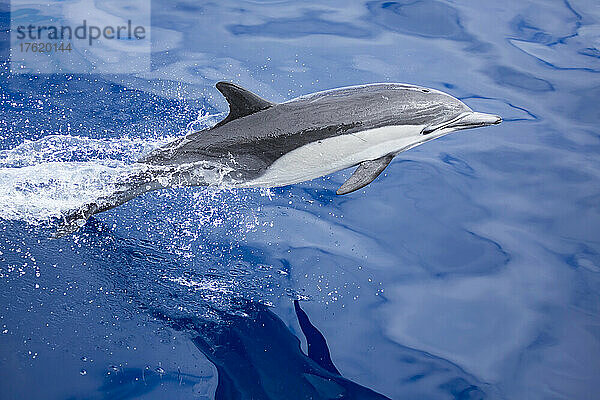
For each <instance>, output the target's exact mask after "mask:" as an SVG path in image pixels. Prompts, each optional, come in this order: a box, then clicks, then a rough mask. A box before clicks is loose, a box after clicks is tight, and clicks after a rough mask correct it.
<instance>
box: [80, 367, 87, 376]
mask: <svg viewBox="0 0 600 400" xmlns="http://www.w3.org/2000/svg"><path fill="white" fill-rule="evenodd" d="M79 375H81V376H83V375H87V371H86V370H85V369H82V370H81V371H79Z"/></svg>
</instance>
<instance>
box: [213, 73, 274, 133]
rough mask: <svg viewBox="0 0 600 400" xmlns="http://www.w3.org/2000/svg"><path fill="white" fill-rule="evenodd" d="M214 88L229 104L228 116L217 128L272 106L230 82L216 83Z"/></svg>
mask: <svg viewBox="0 0 600 400" xmlns="http://www.w3.org/2000/svg"><path fill="white" fill-rule="evenodd" d="M216 86H217V89H219V92H221V93H222V94H223V96H225V99H227V102H228V103H229V115H227V118H225V119H224V120H223V121H221V122H219V123H218V124H217V126H220V125H224V124H226V123H228V122H229V121H233V120H234V119H238V118H242V117H245V116H247V115H250V114H254V113H256V112H259V111H262V110H266V109H267V108H269V107H272V106H273V105H274V104H273V103H271V102H270V101H267V100H265V99H262V98H260V97H259V96H257V95H255V94H254V93H252V92H251V91H249V90H247V89H244V88H243V87H241V86H238V85H236V84H234V83H231V82H218V83H217V85H216Z"/></svg>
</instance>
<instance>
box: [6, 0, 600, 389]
mask: <svg viewBox="0 0 600 400" xmlns="http://www.w3.org/2000/svg"><path fill="white" fill-rule="evenodd" d="M95 7H99V8H102V5H101V4H96V5H95ZM0 24H1V28H2V29H0V35H1V36H2V38H1V40H0V54H1V55H2V64H0V68H1V69H0V84H1V86H0V369H1V371H2V378H1V379H0V398H2V399H190V398H197V399H211V398H218V399H242V398H243V399H250V398H252V399H263V398H269V399H280V398H282V399H293V398H314V399H329V398H384V397H383V396H385V397H388V398H393V399H399V398H406V399H522V398H526V399H594V398H597V396H598V395H597V393H599V392H600V383H599V382H600V379H599V377H600V361H598V360H600V295H599V293H600V254H599V252H600V243H599V240H598V238H600V207H599V205H600V161H599V160H600V159H599V157H598V155H599V152H600V129H599V128H598V126H599V124H600V107H599V104H600V78H599V77H600V75H599V73H600V61H599V58H600V6H599V5H598V3H597V2H594V1H591V0H590V1H585V0H578V1H575V0H571V1H534V0H530V1H512V0H509V1H505V2H496V1H478V2H457V1H435V0H420V1H419V0H410V1H403V0H400V1H368V2H344V1H331V2H327V3H322V2H312V1H305V2H290V1H284V0H282V1H277V0H273V1H268V0H265V1H258V0H257V1H221V2H216V3H210V2H193V1H160V2H159V1H154V2H152V70H151V71H150V72H147V73H139V74H125V75H106V74H103V75H100V74H95V75H90V74H45V75H44V74H41V75H30V74H29V75H28V74H23V75H13V74H10V73H9V72H8V71H9V65H8V53H9V51H8V49H9V45H10V42H9V40H8V28H9V24H10V7H9V6H8V5H7V4H6V3H4V2H3V3H0ZM219 80H230V81H234V82H236V83H239V84H241V85H243V86H244V87H247V88H248V89H250V90H252V91H254V92H256V93H259V94H260V95H261V96H263V97H265V98H267V99H270V100H273V101H284V100H288V99H291V98H293V97H296V96H299V95H303V94H307V93H311V92H315V91H318V90H324V89H330V88H334V87H340V86H346V85H355V84H362V83H370V82H386V81H390V82H407V83H414V84H418V85H423V86H427V87H432V88H436V89H440V90H443V91H446V92H448V93H450V94H452V95H454V96H456V97H458V98H460V99H461V100H463V101H464V102H465V103H466V104H467V105H469V106H470V107H472V108H473V109H475V110H477V111H481V112H486V113H493V114H498V115H501V116H502V117H503V119H504V122H503V123H502V124H501V125H499V126H494V127H488V128H485V129H476V130H468V131H462V132H458V133H455V134H453V135H449V136H446V137H444V138H442V139H439V140H436V141H433V142H430V143H427V144H426V145H423V146H421V147H418V148H416V149H413V150H410V151H409V152H406V153H402V154H401V155H399V156H398V157H397V158H396V159H395V160H394V161H393V162H392V164H391V165H390V166H389V167H388V168H387V169H386V171H385V173H384V174H382V175H381V176H380V177H379V178H378V179H377V180H376V181H374V182H373V183H372V184H370V185H369V186H367V187H366V188H364V189H362V190H360V191H358V192H356V193H353V194H350V195H346V196H336V195H335V190H336V189H337V188H338V187H339V186H340V185H341V184H342V182H343V181H344V180H345V179H346V178H347V177H348V176H349V174H350V173H351V171H342V172H339V173H336V174H333V175H331V176H328V177H324V178H320V179H316V180H314V181H311V182H307V183H302V184H298V185H293V186H288V187H283V188H278V189H271V190H206V189H202V188H187V189H172V190H163V191H160V192H154V193H149V194H146V195H144V196H141V197H139V198H137V199H135V200H133V201H131V202H129V203H127V204H125V205H123V206H121V207H118V208H116V209H113V210H111V211H109V212H106V213H102V214H99V215H97V216H95V217H93V218H92V219H91V220H90V221H89V222H88V223H87V224H86V225H85V226H84V227H83V229H82V230H80V231H79V232H77V233H76V234H74V235H72V236H67V237H64V238H61V239H50V238H49V236H50V233H51V231H52V229H51V227H50V226H49V225H48V223H47V221H48V220H49V219H51V218H52V217H55V216H57V215H60V213H61V212H63V211H64V210H66V209H69V208H70V207H76V206H78V205H81V204H83V203H85V202H86V201H89V200H90V199H93V198H95V197H96V196H98V195H100V194H102V193H105V192H109V191H110V190H111V187H112V185H113V184H114V182H116V181H118V178H119V176H121V174H123V173H124V171H126V170H127V168H128V165H129V164H130V163H131V162H133V161H135V159H137V158H138V157H140V156H141V155H142V154H145V153H147V152H148V151H150V150H151V149H153V148H156V147H158V146H160V145H161V144H164V143H166V142H168V141H169V140H171V139H173V138H174V137H177V136H180V135H182V134H184V133H186V132H188V131H193V130H196V129H200V128H202V127H204V126H210V125H211V124H213V123H214V122H215V121H217V120H218V119H219V118H222V117H223V116H224V114H222V113H224V112H226V111H227V104H226V103H225V101H224V100H223V98H222V97H221V96H220V94H219V93H218V92H217V91H216V89H215V88H214V84H215V83H216V82H217V81H219ZM293 300H299V302H298V303H297V306H296V307H297V308H295V304H294V302H293ZM308 319H309V320H310V322H307V321H308ZM323 339H324V340H326V344H325V342H324V341H323ZM298 343H300V345H301V346H302V347H301V349H302V350H300V348H299V347H298ZM308 343H310V344H311V346H310V347H308Z"/></svg>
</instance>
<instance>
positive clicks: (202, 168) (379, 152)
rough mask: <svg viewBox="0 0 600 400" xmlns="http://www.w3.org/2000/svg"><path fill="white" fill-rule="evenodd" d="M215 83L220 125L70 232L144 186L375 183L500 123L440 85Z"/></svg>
mask: <svg viewBox="0 0 600 400" xmlns="http://www.w3.org/2000/svg"><path fill="white" fill-rule="evenodd" d="M216 87H217V89H218V90H219V91H220V92H221V93H222V94H223V96H224V97H225V99H226V100H227V102H228V103H229V114H228V115H227V117H226V118H225V119H223V120H222V121H220V122H219V123H217V124H216V125H215V126H214V127H212V128H210V129H207V130H203V131H199V132H195V133H191V134H189V135H186V136H184V137H181V138H179V139H176V140H175V141H173V142H171V143H169V144H167V145H166V146H164V147H161V148H159V149H156V150H155V151H153V152H151V153H150V154H148V155H147V156H146V157H144V158H142V159H141V160H139V161H138V162H137V163H136V164H134V170H135V171H136V172H135V173H134V174H132V175H131V176H130V177H128V179H126V180H125V181H124V182H122V184H121V185H120V188H119V189H118V190H117V191H115V193H113V194H112V195H110V196H107V197H104V198H101V199H98V200H97V201H95V202H93V203H90V204H86V205H85V206H83V207H81V208H80V209H78V210H74V211H73V212H72V213H70V214H68V215H66V216H65V219H64V225H63V226H64V227H69V226H71V227H74V228H67V229H66V231H69V230H71V231H72V230H74V229H77V228H78V227H79V226H81V225H82V224H83V223H85V221H86V220H87V219H88V218H89V217H90V216H91V215H93V214H96V213H98V212H102V211H105V210H108V209H110V208H113V207H116V206H118V205H120V204H123V203H125V202H126V201H129V200H131V199H132V198H134V197H137V196H139V195H140V194H142V193H145V192H148V191H151V190H156V189H160V188H164V187H173V186H213V185H220V186H226V187H233V188H252V187H262V188H270V187H279V186H286V185H291V184H295V183H299V182H303V181H308V180H311V179H314V178H318V177H320V176H325V175H328V174H331V173H333V172H336V171H340V170H343V169H346V168H350V167H353V166H357V165H358V168H357V169H356V170H355V171H354V173H353V174H352V175H351V176H350V177H349V178H348V179H347V180H346V181H345V182H344V183H343V184H342V186H341V187H340V188H339V189H338V190H337V192H336V193H337V194H339V195H343V194H347V193H351V192H354V191H356V190H358V189H361V188H363V187H364V186H366V185H368V184H369V183H371V182H372V181H373V180H374V179H375V178H377V177H378V176H379V175H380V174H381V172H383V170H384V169H385V168H386V167H387V166H388V165H389V163H390V162H391V161H392V159H393V158H394V157H395V156H396V155H398V154H399V153H402V152H403V151H406V150H409V149H411V148H413V147H415V146H419V145H421V144H423V143H425V142H428V141H430V140H433V139H437V138H439V137H441V136H444V135H447V134H449V133H451V132H454V131H457V130H462V129H469V128H476V127H481V126H488V125H495V124H499V123H500V122H501V121H502V118H500V117H499V116H497V115H491V114H484V113H480V112H475V111H473V110H472V109H471V108H469V107H468V106H467V105H466V104H464V103H463V102H462V101H460V100H458V99H456V98H455V97H453V96H451V95H449V94H447V93H444V92H441V91H439V90H435V89H429V88H425V87H421V86H415V85H408V84H402V83H374V84H366V85H359V86H350V87H343V88H338V89H331V90H326V91H322V92H317V93H313V94H309V95H305V96H301V97H298V98H295V99H292V100H289V101H286V102H283V103H273V102H270V101H267V100H265V99H263V98H261V97H259V96H258V95H256V94H254V93H252V92H250V91H249V90H247V89H244V88H243V87H241V86H239V85H236V84H234V83H230V82H218V83H217V84H216Z"/></svg>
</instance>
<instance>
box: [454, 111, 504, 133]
mask: <svg viewBox="0 0 600 400" xmlns="http://www.w3.org/2000/svg"><path fill="white" fill-rule="evenodd" d="M500 122H502V118H501V117H500V116H498V115H492V114H484V113H480V112H471V113H468V114H465V116H463V117H462V118H459V119H458V120H456V121H454V122H452V123H451V124H450V125H448V126H447V127H449V128H450V127H451V128H458V129H468V128H477V127H478V126H488V125H498V124H499V123H500Z"/></svg>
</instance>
